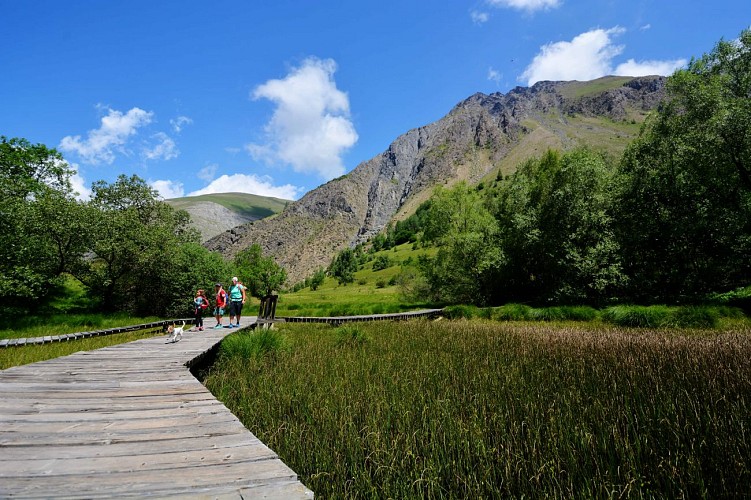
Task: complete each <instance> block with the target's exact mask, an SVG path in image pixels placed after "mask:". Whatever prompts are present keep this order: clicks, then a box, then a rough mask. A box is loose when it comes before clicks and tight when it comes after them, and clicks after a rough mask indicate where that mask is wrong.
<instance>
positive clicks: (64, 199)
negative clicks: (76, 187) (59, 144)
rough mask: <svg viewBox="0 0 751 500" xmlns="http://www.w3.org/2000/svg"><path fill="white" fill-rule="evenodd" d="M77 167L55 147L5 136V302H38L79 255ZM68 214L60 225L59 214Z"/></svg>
mask: <svg viewBox="0 0 751 500" xmlns="http://www.w3.org/2000/svg"><path fill="white" fill-rule="evenodd" d="M71 175H72V170H71V169H70V167H69V166H68V164H67V163H65V162H64V161H63V158H62V156H61V155H60V154H59V153H58V152H57V151H55V150H54V149H49V148H47V147H46V146H44V145H43V144H31V143H30V142H29V141H27V140H26V139H17V138H16V139H7V138H6V137H0V193H2V195H0V218H2V221H3V223H2V224H0V238H1V239H2V241H3V242H4V245H3V258H2V259H1V260H0V298H1V299H2V300H3V301H4V304H5V305H6V306H20V307H29V306H30V305H31V306H36V305H38V304H39V302H40V299H43V298H44V297H45V296H46V295H47V294H48V293H49V291H50V290H51V289H52V287H53V285H54V283H55V281H56V279H57V278H58V277H59V275H60V273H61V272H63V271H64V270H65V269H66V267H67V265H68V263H69V261H70V260H71V256H72V255H73V254H80V252H81V250H80V246H79V245H78V243H79V242H78V241H77V242H76V243H75V244H73V240H76V239H77V238H78V237H79V235H80V232H79V231H77V230H75V229H74V228H75V227H76V224H77V222H78V219H77V217H78V212H77V210H76V209H77V205H76V202H75V201H74V200H73V199H72V194H73V193H72V190H71V186H70V176H71ZM58 211H59V212H60V213H65V214H68V218H67V219H66V220H65V221H62V222H61V224H60V225H55V226H52V225H53V224H55V223H56V222H57V221H58V220H59V219H60V216H58V215H57V212H58ZM68 223H69V224H70V225H69V226H68V229H69V230H71V231H76V232H75V234H73V235H71V237H70V239H69V241H67V242H63V241H55V239H54V238H55V237H58V236H61V234H60V231H56V230H55V228H60V227H61V226H62V225H64V224H68Z"/></svg>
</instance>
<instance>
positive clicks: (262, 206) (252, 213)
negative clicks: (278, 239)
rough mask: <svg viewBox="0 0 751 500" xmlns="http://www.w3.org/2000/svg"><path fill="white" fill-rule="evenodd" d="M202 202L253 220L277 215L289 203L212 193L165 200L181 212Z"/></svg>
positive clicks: (268, 198) (246, 194)
mask: <svg viewBox="0 0 751 500" xmlns="http://www.w3.org/2000/svg"><path fill="white" fill-rule="evenodd" d="M202 201H203V202H212V203H217V204H219V205H221V206H223V207H225V208H227V209H229V210H232V211H233V212H235V213H237V214H238V215H241V216H244V217H250V218H253V219H263V218H265V217H269V216H271V215H274V214H276V213H279V212H281V211H282V210H284V207H286V206H287V204H289V203H290V202H291V201H290V200H283V199H281V198H272V197H269V196H258V195H255V194H248V193H214V194H203V195H200V196H186V197H185V198H174V199H171V200H167V202H168V203H169V204H170V205H172V206H173V207H175V208H178V209H183V210H184V209H186V208H188V207H189V206H191V205H194V204H195V203H198V202H202Z"/></svg>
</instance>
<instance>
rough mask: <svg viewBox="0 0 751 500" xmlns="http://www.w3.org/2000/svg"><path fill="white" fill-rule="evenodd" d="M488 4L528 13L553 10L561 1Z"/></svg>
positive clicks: (500, 0)
mask: <svg viewBox="0 0 751 500" xmlns="http://www.w3.org/2000/svg"><path fill="white" fill-rule="evenodd" d="M488 3H489V4H490V5H492V6H494V7H508V8H510V9H517V10H524V11H527V12H534V11H537V10H546V9H553V8H555V7H558V6H559V5H560V4H561V2H560V0H488Z"/></svg>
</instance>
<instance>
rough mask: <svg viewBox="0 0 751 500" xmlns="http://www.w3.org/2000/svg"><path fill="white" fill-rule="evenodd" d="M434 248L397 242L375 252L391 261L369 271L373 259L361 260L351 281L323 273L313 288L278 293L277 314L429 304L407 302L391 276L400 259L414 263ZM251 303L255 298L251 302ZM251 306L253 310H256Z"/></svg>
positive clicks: (379, 309) (333, 312) (343, 313)
mask: <svg viewBox="0 0 751 500" xmlns="http://www.w3.org/2000/svg"><path fill="white" fill-rule="evenodd" d="M434 252H435V249H428V250H425V249H416V250H415V249H413V248H412V244H411V243H405V244H403V245H399V246H397V247H394V248H393V249H390V250H384V251H381V252H377V253H376V254H375V255H374V257H375V256H379V255H385V256H388V258H389V260H390V261H391V265H390V266H389V267H387V268H385V269H381V270H378V271H373V261H372V260H371V261H369V262H367V263H365V264H363V266H362V268H361V269H360V270H358V271H357V272H356V273H355V280H354V282H353V283H349V284H346V285H340V284H339V283H338V282H337V280H336V279H335V278H332V277H326V279H325V280H324V283H323V285H321V286H320V287H319V288H318V289H317V290H315V291H313V290H311V289H310V288H309V287H308V288H303V289H301V290H299V291H297V292H285V293H281V294H280V296H279V301H278V304H277V310H276V314H277V316H352V315H364V314H387V313H397V312H402V311H409V310H415V309H421V308H426V307H433V306H434V305H433V304H429V303H427V302H410V301H407V300H405V299H404V297H403V296H402V295H401V294H400V289H399V287H398V286H397V285H395V284H394V282H393V279H394V278H395V277H396V276H397V275H398V274H399V273H400V272H401V271H402V265H403V264H404V263H409V262H412V263H414V262H415V261H416V259H417V256H418V255H420V254H423V253H429V254H430V253H434ZM254 304H255V302H254ZM254 307H257V306H251V307H250V310H251V311H252V313H253V314H256V313H257V310H255V309H254Z"/></svg>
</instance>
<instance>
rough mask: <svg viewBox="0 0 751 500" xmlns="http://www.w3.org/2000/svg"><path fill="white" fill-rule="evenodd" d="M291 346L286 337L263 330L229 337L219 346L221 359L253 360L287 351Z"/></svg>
mask: <svg viewBox="0 0 751 500" xmlns="http://www.w3.org/2000/svg"><path fill="white" fill-rule="evenodd" d="M288 348H289V345H288V343H287V341H286V339H285V337H284V336H283V335H282V334H281V333H279V332H278V331H276V330H273V329H270V328H269V329H266V328H264V329H261V330H258V331H255V332H254V333H251V334H247V333H237V334H234V335H228V336H227V337H225V338H224V339H223V340H222V343H221V344H220V345H219V359H232V358H240V359H252V358H261V357H263V356H266V355H270V354H276V353H280V352H283V351H286V350H287V349H288Z"/></svg>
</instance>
